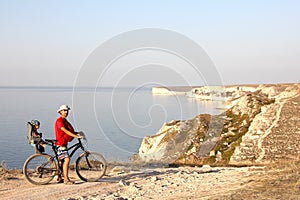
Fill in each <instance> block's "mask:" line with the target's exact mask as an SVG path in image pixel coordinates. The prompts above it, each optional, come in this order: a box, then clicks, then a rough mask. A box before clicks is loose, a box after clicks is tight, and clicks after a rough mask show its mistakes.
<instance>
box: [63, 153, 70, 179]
mask: <svg viewBox="0 0 300 200" xmlns="http://www.w3.org/2000/svg"><path fill="white" fill-rule="evenodd" d="M69 163H70V158H64V163H63V172H64V179H65V182H66V181H69V180H70V179H69Z"/></svg>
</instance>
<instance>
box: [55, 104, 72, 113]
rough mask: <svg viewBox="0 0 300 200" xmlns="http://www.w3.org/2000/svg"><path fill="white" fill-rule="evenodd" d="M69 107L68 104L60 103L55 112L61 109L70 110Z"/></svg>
mask: <svg viewBox="0 0 300 200" xmlns="http://www.w3.org/2000/svg"><path fill="white" fill-rule="evenodd" d="M70 109H71V108H70V107H69V106H67V105H61V106H60V107H59V109H58V110H57V112H58V113H59V112H60V111H62V110H70Z"/></svg>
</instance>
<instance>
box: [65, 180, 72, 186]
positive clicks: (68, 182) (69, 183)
mask: <svg viewBox="0 0 300 200" xmlns="http://www.w3.org/2000/svg"><path fill="white" fill-rule="evenodd" d="M64 184H66V185H74V184H75V182H74V181H71V180H67V181H65V182H64Z"/></svg>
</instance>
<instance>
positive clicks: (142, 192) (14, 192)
mask: <svg viewBox="0 0 300 200" xmlns="http://www.w3.org/2000/svg"><path fill="white" fill-rule="evenodd" d="M263 174H264V168H263V167H243V168H234V167H227V168H221V167H218V168H211V167H209V166H204V167H201V168H200V167H182V168H181V167H180V168H154V169H139V170H135V171H127V172H125V171H124V170H117V172H112V173H110V174H109V176H106V177H104V178H103V179H101V181H99V182H96V183H86V182H82V181H80V180H79V179H78V178H77V177H76V176H74V175H72V176H71V177H72V179H73V180H76V184H75V185H71V186H70V185H64V184H56V183H54V182H51V183H50V184H48V185H44V186H35V185H32V184H30V183H27V182H26V180H25V179H24V177H23V175H20V174H19V175H17V176H15V177H14V178H12V177H11V178H10V179H8V180H1V184H0V185H1V190H0V196H1V199H32V200H34V199H47V200H54V199H55V200H56V199H70V200H71V199H175V198H176V199H226V198H225V197H224V195H225V194H226V195H228V194H234V193H235V192H236V191H238V190H242V189H246V188H247V187H248V186H249V184H252V183H253V182H255V181H256V180H257V179H259V177H261V176H262V175H263ZM222 196H223V197H222ZM221 197H222V198H221Z"/></svg>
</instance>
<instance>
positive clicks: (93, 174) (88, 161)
mask: <svg viewBox="0 0 300 200" xmlns="http://www.w3.org/2000/svg"><path fill="white" fill-rule="evenodd" d="M106 167H107V164H106V161H105V159H104V157H103V156H102V155H101V154H99V153H96V152H85V153H83V154H81V155H80V156H79V157H78V158H77V160H76V173H77V175H78V176H79V178H80V179H81V180H83V181H87V182H93V181H98V180H99V179H100V178H101V177H102V176H104V174H105V172H106Z"/></svg>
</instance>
